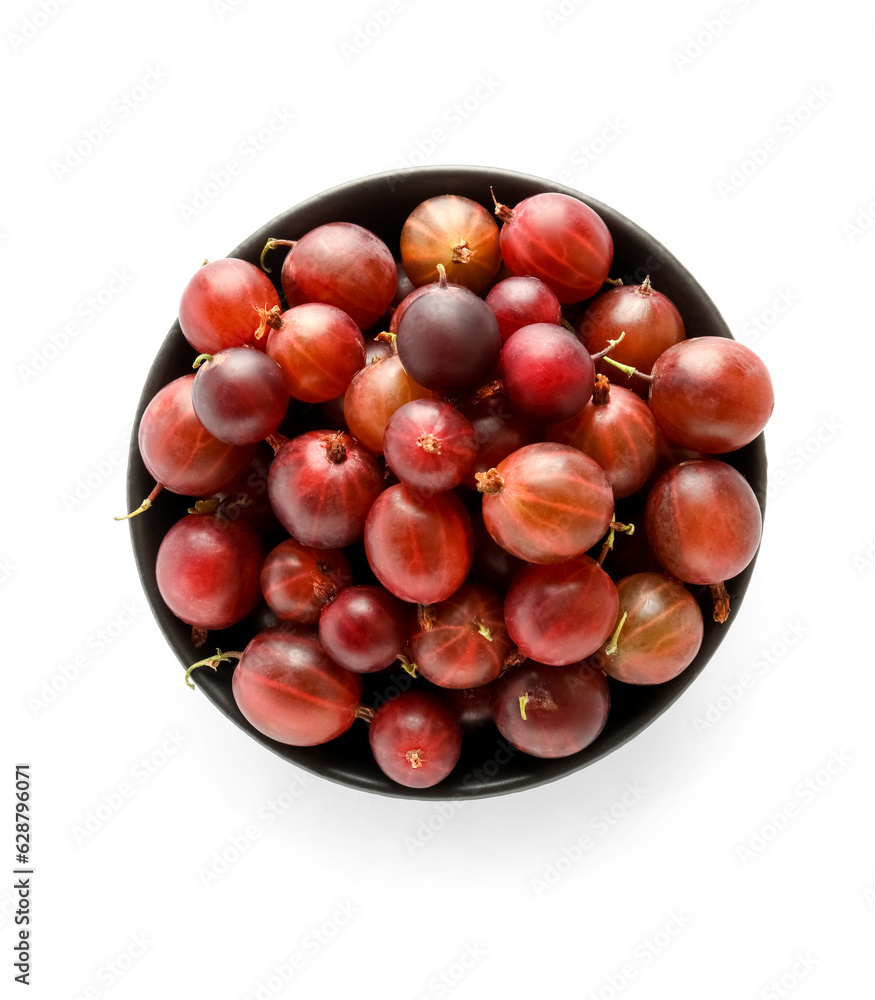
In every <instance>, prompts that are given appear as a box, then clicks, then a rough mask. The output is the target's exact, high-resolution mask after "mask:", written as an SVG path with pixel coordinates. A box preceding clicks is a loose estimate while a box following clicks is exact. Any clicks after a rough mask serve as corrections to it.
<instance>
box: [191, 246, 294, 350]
mask: <svg viewBox="0 0 875 1000" xmlns="http://www.w3.org/2000/svg"><path fill="white" fill-rule="evenodd" d="M279 305H280V299H279V295H277V292H276V289H275V288H274V287H273V284H272V283H271V281H270V278H268V277H267V275H266V274H265V273H264V272H263V271H262V270H261V269H260V268H258V267H256V266H255V265H254V264H250V263H249V262H248V261H245V260H237V259H236V258H235V257H224V258H222V259H221V260H212V261H210V262H209V263H208V264H204V265H203V267H200V268H198V270H197V271H196V272H195V273H194V275H193V276H192V278H191V280H190V281H189V282H188V284H187V285H186V286H185V289H184V291H183V293H182V299H181V301H180V303H179V325H180V327H181V328H182V333H183V335H184V337H185V339H186V340H187V341H188V342H189V344H191V346H192V347H193V348H194V349H195V351H196V352H197V353H198V354H218V352H219V351H222V350H224V349H225V348H226V347H240V346H242V345H243V344H255V343H256V340H255V334H256V331H257V330H258V328H259V326H260V325H261V315H260V313H259V310H264V311H270V310H271V309H273V308H279Z"/></svg>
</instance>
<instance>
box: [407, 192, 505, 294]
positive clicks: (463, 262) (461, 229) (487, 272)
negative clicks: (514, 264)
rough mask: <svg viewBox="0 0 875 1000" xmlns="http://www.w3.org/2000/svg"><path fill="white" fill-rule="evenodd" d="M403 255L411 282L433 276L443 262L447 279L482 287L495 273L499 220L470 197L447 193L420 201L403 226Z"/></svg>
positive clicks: (422, 281) (475, 289)
mask: <svg viewBox="0 0 875 1000" xmlns="http://www.w3.org/2000/svg"><path fill="white" fill-rule="evenodd" d="M401 259H402V260H403V262H404V269H405V271H406V272H407V275H408V277H409V278H410V280H411V281H412V282H413V284H414V285H417V286H419V285H425V284H428V283H429V282H431V281H437V279H438V272H437V265H438V264H443V265H444V268H445V270H446V275H447V280H449V281H452V282H454V283H456V284H459V285H463V286H464V287H465V288H470V289H471V291H472V292H478V293H479V292H482V291H483V289H484V288H486V287H488V285H489V283H490V282H491V281H492V280H493V278H494V277H495V275H496V274H497V273H498V267H499V265H500V264H501V255H500V253H499V249H498V225H497V223H496V222H495V219H494V218H493V217H492V215H491V213H490V212H489V211H487V209H485V208H484V207H483V206H482V205H479V204H478V203H477V202H476V201H472V200H471V199H470V198H463V197H461V196H460V195H454V194H445V195H438V196H437V197H435V198H429V199H428V200H427V201H424V202H421V203H420V204H419V205H417V207H416V208H415V209H414V210H413V211H412V212H411V213H410V215H409V216H408V217H407V220H406V221H405V223H404V226H403V227H402V229H401Z"/></svg>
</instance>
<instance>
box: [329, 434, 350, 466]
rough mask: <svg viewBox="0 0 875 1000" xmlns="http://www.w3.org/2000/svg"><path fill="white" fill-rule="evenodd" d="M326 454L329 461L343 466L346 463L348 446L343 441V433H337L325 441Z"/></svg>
mask: <svg viewBox="0 0 875 1000" xmlns="http://www.w3.org/2000/svg"><path fill="white" fill-rule="evenodd" d="M325 454H326V455H327V456H328V461H329V462H333V463H334V464H335V465H341V464H342V463H343V462H345V461H346V445H345V444H344V441H343V431H336V432H335V433H334V434H331V435H330V436H329V437H327V438H326V439H325Z"/></svg>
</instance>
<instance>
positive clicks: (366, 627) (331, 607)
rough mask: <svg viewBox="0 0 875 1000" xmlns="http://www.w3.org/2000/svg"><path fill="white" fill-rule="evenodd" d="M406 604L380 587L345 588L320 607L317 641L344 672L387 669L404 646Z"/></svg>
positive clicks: (407, 626) (405, 641) (407, 608)
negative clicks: (319, 641) (343, 668)
mask: <svg viewBox="0 0 875 1000" xmlns="http://www.w3.org/2000/svg"><path fill="white" fill-rule="evenodd" d="M409 626H410V605H409V604H405V603H404V602H403V601H399V600H398V598H397V597H393V596H392V594H390V593H389V591H388V590H385V589H384V588H383V587H374V586H369V585H366V584H357V585H355V586H352V587H347V588H346V589H345V590H343V591H341V593H339V594H338V595H337V597H336V598H335V599H334V600H333V601H332V602H331V603H330V604H326V605H325V607H323V608H322V613H321V615H320V616H319V638H320V639H321V641H322V645H323V647H324V649H325V651H326V652H327V653H328V655H329V656H330V657H331V659H332V660H334V662H335V663H339V664H340V665H341V666H342V667H345V668H346V669H347V670H352V671H354V672H355V673H357V674H369V673H373V672H374V671H377V670H383V669H385V668H386V667H389V666H391V665H392V664H393V663H394V662H395V660H397V659H398V654H399V653H400V652H401V651H402V650H403V649H404V648H405V647H406V645H407V632H408V629H409Z"/></svg>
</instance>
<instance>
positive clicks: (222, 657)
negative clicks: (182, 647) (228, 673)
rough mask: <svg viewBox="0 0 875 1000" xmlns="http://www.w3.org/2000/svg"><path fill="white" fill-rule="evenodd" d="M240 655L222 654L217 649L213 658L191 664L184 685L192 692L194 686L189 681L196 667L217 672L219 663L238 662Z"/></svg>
mask: <svg viewBox="0 0 875 1000" xmlns="http://www.w3.org/2000/svg"><path fill="white" fill-rule="evenodd" d="M242 655H243V654H242V653H223V652H222V650H221V649H217V650H216V655H215V656H208V657H206V658H205V659H203V660H198V661H197V663H192V665H191V666H190V667H189V668H188V670H186V672H185V683H186V684H187V685H188V686H189V687H190V688H191V689H192V691H194V689H195V687H194V684H192V682H191V680H190V679H189V678H190V677H191V672H192V670H196V669H197V668H198V667H212V669H213V670H217V669H218V666H219V664H220V663H227V662H228V661H229V660H231V659H232V658H233V659H235V660H239V659H240V657H241V656H242Z"/></svg>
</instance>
